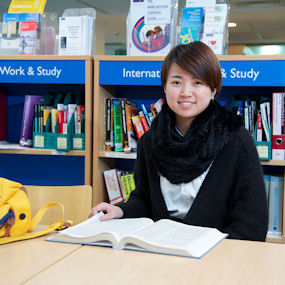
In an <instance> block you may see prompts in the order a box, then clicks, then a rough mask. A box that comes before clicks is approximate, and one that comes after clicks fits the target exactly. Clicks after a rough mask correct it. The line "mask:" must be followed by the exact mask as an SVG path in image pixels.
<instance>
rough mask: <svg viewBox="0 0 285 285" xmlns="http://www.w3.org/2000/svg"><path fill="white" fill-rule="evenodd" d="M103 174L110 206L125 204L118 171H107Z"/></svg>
mask: <svg viewBox="0 0 285 285" xmlns="http://www.w3.org/2000/svg"><path fill="white" fill-rule="evenodd" d="M103 174H104V180H105V184H106V189H107V194H108V197H109V202H110V204H112V205H117V204H119V203H122V202H124V197H123V195H122V192H121V188H120V183H119V178H118V172H117V169H115V168H114V169H109V170H105V171H104V172H103Z"/></svg>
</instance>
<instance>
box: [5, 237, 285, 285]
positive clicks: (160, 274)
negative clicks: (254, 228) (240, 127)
mask: <svg viewBox="0 0 285 285" xmlns="http://www.w3.org/2000/svg"><path fill="white" fill-rule="evenodd" d="M0 256H1V259H2V261H1V264H3V265H1V271H0V273H1V276H2V277H1V284H9V285H10V284H13V285H14V284H28V285H32V284H37V285H38V284H40V285H42V284H49V285H50V284H55V285H58V284H68V285H70V284H88V285H90V284H107V285H109V284H116V285H118V284H135V285H139V284H144V285H146V284H147V285H148V284H195V285H196V284H199V285H200V284H207V285H208V284H213V285H217V284H218V285H222V284H225V285H235V284H238V285H244V284H250V285H255V284H257V285H262V284H268V285H269V284H270V285H275V284H276V285H282V284H285V245H283V244H274V243H261V242H250V241H239V240H224V241H222V242H221V243H220V244H218V245H217V246H216V247H215V248H213V249H212V250H211V251H210V252H208V253H207V254H206V255H205V256H204V257H203V258H202V259H193V258H186V257H176V256H169V255H162V254H154V253H144V252H135V251H127V250H115V249H112V248H104V247H96V246H78V245H72V244H64V243H54V242H47V241H44V239H43V238H37V239H33V240H28V241H23V242H16V243H13V244H9V245H3V246H0ZM5 261H6V262H5ZM3 276H4V283H3V282H2V280H3V279H2V278H3ZM5 282H6V283H5Z"/></svg>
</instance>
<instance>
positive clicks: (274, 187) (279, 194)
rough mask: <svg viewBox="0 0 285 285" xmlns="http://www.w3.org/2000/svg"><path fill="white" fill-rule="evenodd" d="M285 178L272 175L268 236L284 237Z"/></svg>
mask: <svg viewBox="0 0 285 285" xmlns="http://www.w3.org/2000/svg"><path fill="white" fill-rule="evenodd" d="M283 197H284V177H281V176H278V175H270V182H269V221H268V234H269V235H282V232H283V226H282V225H283Z"/></svg>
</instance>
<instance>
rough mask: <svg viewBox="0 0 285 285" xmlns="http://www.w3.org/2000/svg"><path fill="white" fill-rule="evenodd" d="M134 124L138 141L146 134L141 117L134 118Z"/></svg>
mask: <svg viewBox="0 0 285 285" xmlns="http://www.w3.org/2000/svg"><path fill="white" fill-rule="evenodd" d="M132 122H133V126H134V128H135V131H136V134H137V137H138V139H140V138H141V137H142V135H143V134H144V129H143V125H142V122H141V119H140V116H139V115H136V116H132Z"/></svg>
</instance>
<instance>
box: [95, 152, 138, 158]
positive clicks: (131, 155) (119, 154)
mask: <svg viewBox="0 0 285 285" xmlns="http://www.w3.org/2000/svg"><path fill="white" fill-rule="evenodd" d="M98 157H106V158H122V159H136V158H137V153H136V152H131V153H124V152H115V151H98Z"/></svg>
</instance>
